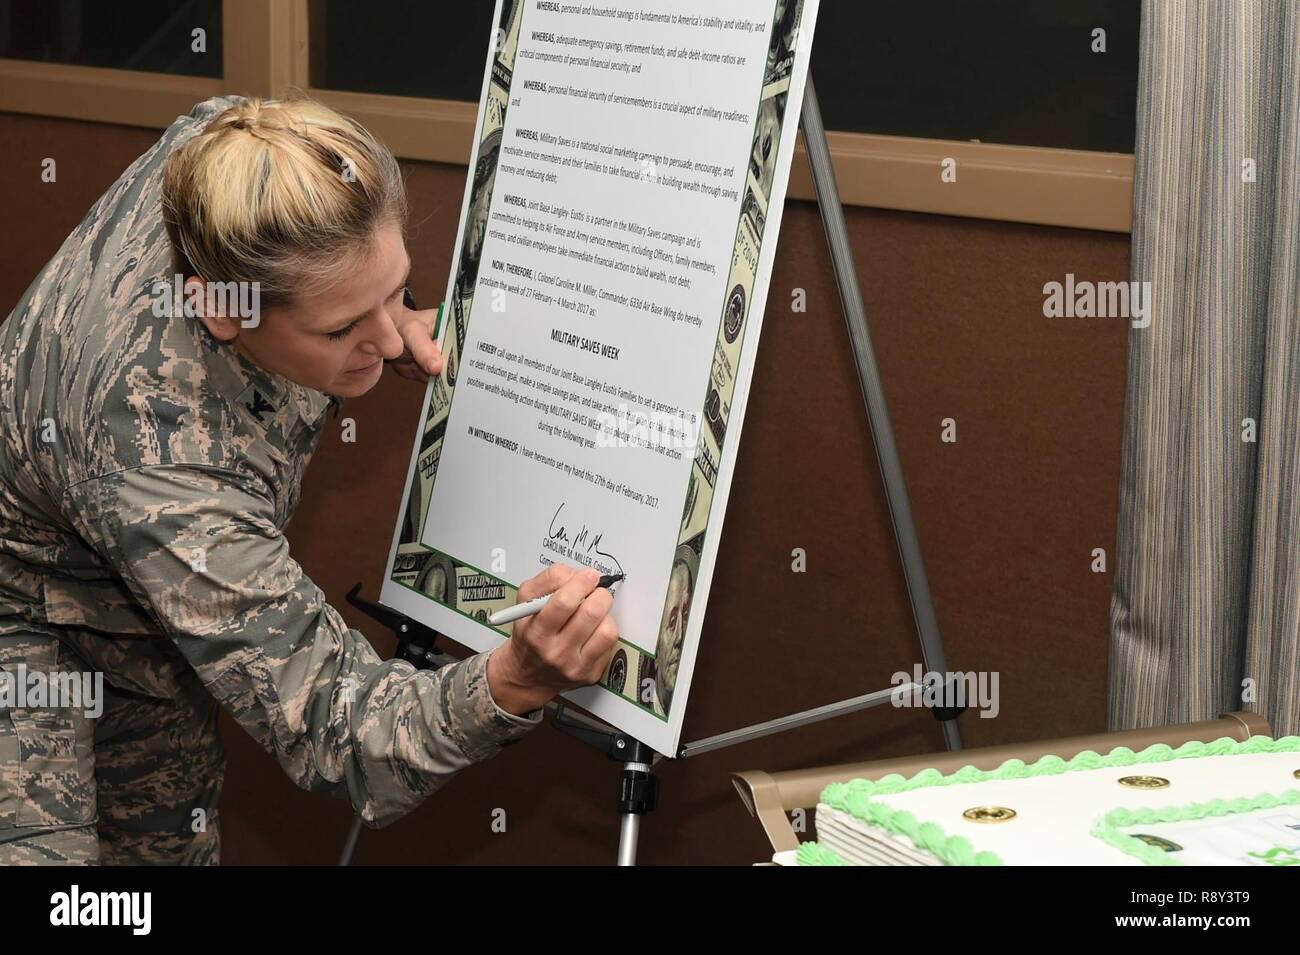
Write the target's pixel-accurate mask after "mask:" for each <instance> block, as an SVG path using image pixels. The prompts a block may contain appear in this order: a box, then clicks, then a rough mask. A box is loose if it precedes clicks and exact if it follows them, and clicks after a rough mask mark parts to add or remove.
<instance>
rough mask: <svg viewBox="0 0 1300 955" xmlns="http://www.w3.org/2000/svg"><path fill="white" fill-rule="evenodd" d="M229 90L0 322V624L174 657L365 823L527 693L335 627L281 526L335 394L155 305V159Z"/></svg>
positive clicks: (471, 665) (125, 663)
mask: <svg viewBox="0 0 1300 955" xmlns="http://www.w3.org/2000/svg"><path fill="white" fill-rule="evenodd" d="M235 102H238V98H233V97H217V98H214V99H211V100H208V101H206V102H204V103H201V104H199V105H198V106H196V107H195V108H194V109H193V111H192V112H191V113H190V114H189V115H188V116H183V117H180V118H179V119H178V120H177V121H176V122H175V123H173V124H172V126H171V127H170V128H168V130H167V131H166V133H165V134H164V135H163V137H162V139H161V140H160V141H159V142H158V143H157V144H155V145H154V146H153V147H152V148H151V149H150V150H149V151H148V152H147V153H145V154H144V155H143V156H141V157H140V158H139V159H137V160H136V161H135V162H134V163H133V164H132V165H131V167H130V168H128V169H127V170H126V172H125V173H123V175H122V176H121V177H120V178H119V179H118V180H117V181H116V182H115V183H114V184H113V185H112V187H111V188H110V189H109V190H108V192H107V193H105V194H104V196H102V197H101V198H100V199H99V201H98V202H97V203H96V204H95V206H94V207H93V208H92V209H91V211H90V212H89V214H88V215H87V216H86V218H85V219H84V220H83V221H82V223H81V224H80V225H79V226H78V227H77V229H76V230H75V231H74V232H73V233H72V235H70V236H69V237H68V239H67V240H66V241H65V242H64V243H63V246H62V247H61V248H60V249H59V251H58V253H57V254H56V255H55V256H54V258H53V259H52V260H51V261H50V262H49V264H47V265H46V267H45V268H44V270H43V271H42V272H41V274H40V275H39V276H38V277H37V278H36V280H35V281H34V282H33V283H32V285H31V287H30V288H29V289H28V290H27V292H26V293H25V294H24V295H23V297H22V299H21V300H20V301H19V302H18V305H17V307H16V308H15V309H14V311H13V313H12V314H11V315H10V317H9V319H8V321H7V322H6V323H5V324H4V325H3V326H0V634H4V633H16V632H28V633H32V632H34V633H46V634H51V635H55V636H57V637H58V638H59V639H60V640H62V641H63V642H64V643H65V644H66V645H68V646H70V647H72V648H73V649H74V650H75V651H76V652H77V653H78V654H79V655H80V656H81V658H82V659H83V660H85V661H86V663H87V664H88V665H89V666H90V667H91V668H93V669H95V670H101V671H103V673H104V674H105V679H106V680H107V681H108V682H109V683H110V684H111V685H113V686H115V687H117V688H119V689H123V690H127V691H132V692H137V693H143V694H147V695H150V696H154V697H161V698H169V697H170V694H172V693H173V692H174V691H175V687H176V674H177V673H178V672H179V670H178V668H181V667H187V666H188V667H192V668H193V669H194V670H195V671H196V672H197V673H198V675H199V677H200V678H201V679H202V681H203V683H204V685H205V686H206V687H207V688H208V690H209V691H210V692H211V693H212V694H213V696H215V697H216V699H217V700H218V701H219V702H220V703H221V704H222V706H223V707H224V708H225V709H226V710H227V711H228V712H230V713H231V714H232V715H233V716H234V718H235V719H236V720H238V721H239V723H240V725H241V726H243V728H244V729H245V730H246V731H248V732H249V733H250V734H252V735H253V737H254V738H255V739H257V740H258V742H259V743H260V744H261V745H262V746H263V747H265V748H266V749H267V750H268V751H269V752H270V753H272V754H273V755H274V756H275V758H276V759H277V760H278V761H279V763H280V765H281V766H282V767H283V769H284V770H285V772H286V773H288V774H289V776H290V777H291V778H292V779H293V780H294V781H295V782H296V783H297V784H298V785H299V786H302V787H303V788H306V789H310V790H313V791H324V792H330V793H333V794H337V795H345V796H348V797H350V799H351V800H352V803H353V805H354V806H355V807H356V809H357V811H358V812H359V813H361V815H362V817H363V818H364V819H366V820H367V821H368V822H370V823H372V824H384V823H386V822H390V821H392V820H394V819H395V818H397V817H398V816H400V815H401V814H403V813H405V812H407V811H408V810H410V809H411V808H413V807H414V806H415V805H416V804H417V803H419V801H420V800H421V799H423V798H424V797H425V796H427V795H428V794H429V793H430V792H432V791H434V790H435V789H437V788H438V787H439V786H441V785H442V784H443V783H445V782H446V781H447V780H448V779H450V777H451V776H452V775H454V774H455V773H456V772H458V771H459V770H461V769H463V768H464V767H466V766H468V765H469V764H471V763H474V762H477V761H480V760H483V759H486V758H487V757H489V756H491V755H493V754H494V753H495V752H497V751H498V749H499V748H500V747H501V746H502V745H503V744H505V743H506V742H509V741H511V740H513V739H515V738H518V737H519V736H521V735H523V734H524V733H526V732H527V731H528V730H529V729H530V728H532V727H533V726H535V725H536V724H537V723H538V722H540V720H541V713H540V711H535V712H533V713H530V714H528V716H527V717H518V716H514V715H512V714H509V713H506V712H505V711H503V710H501V709H500V708H499V707H498V706H497V705H496V703H495V702H494V701H493V699H492V696H491V694H490V692H489V690H488V684H487V655H486V654H479V655H477V656H473V657H470V658H468V659H466V660H463V661H461V662H459V663H457V664H453V665H450V666H447V667H444V668H443V669H441V670H438V671H435V672H427V671H416V670H415V669H414V668H413V667H412V666H410V665H409V664H407V663H402V662H396V661H389V662H383V661H381V660H380V659H379V657H378V655H377V654H376V653H375V651H374V650H373V649H372V648H371V646H370V644H369V643H368V642H367V641H366V639H365V637H364V636H363V635H362V634H361V633H359V632H357V631H355V630H350V629H348V627H347V626H346V625H345V624H344V622H343V620H342V618H341V617H340V616H339V614H338V612H337V611H336V610H335V609H334V608H333V607H331V606H330V605H329V604H328V603H327V602H326V601H325V598H324V596H323V594H322V593H321V591H320V589H319V588H317V587H316V586H315V584H313V583H312V582H311V580H310V579H308V578H307V577H306V576H305V575H304V573H303V571H302V569H301V568H300V567H299V565H298V564H297V562H296V561H294V560H293V559H292V558H291V557H290V556H289V546H288V544H287V542H286V540H285V538H284V536H283V533H282V532H283V529H284V527H285V525H286V524H287V523H288V521H289V518H290V516H291V515H292V514H293V511H294V508H295V506H296V505H297V502H298V497H299V488H300V483H301V478H302V473H303V470H304V468H305V467H306V466H307V462H308V460H309V459H310V457H311V455H312V452H313V451H314V450H315V447H316V444H317V442H318V439H319V437H320V432H321V428H322V426H323V423H324V419H325V412H326V410H327V409H328V408H329V406H330V405H331V403H332V402H333V401H334V400H335V399H330V398H328V397H327V396H325V395H323V394H321V393H319V392H316V391H312V390H309V389H307V388H304V387H302V386H300V385H297V384H295V383H293V382H290V381H288V380H287V379H284V378H282V377H279V376H276V375H273V374H271V373H268V372H265V371H263V370H261V369H259V368H258V367H256V366H254V365H253V364H252V363H251V362H248V361H247V360H245V359H244V358H242V357H241V356H240V355H239V354H238V353H237V352H236V351H234V349H232V348H230V347H229V346H228V345H225V344H223V343H221V342H219V341H217V340H216V339H214V338H213V337H212V336H211V335H210V334H209V333H208V332H207V330H206V329H205V328H204V327H203V326H202V324H201V323H200V322H198V321H197V320H195V319H192V318H185V317H183V316H179V317H163V318H159V317H156V315H155V309H154V305H155V302H156V300H157V295H156V285H155V283H157V282H170V281H172V275H173V269H174V266H173V265H172V260H171V252H170V246H169V242H168V239H167V234H166V230H165V227H164V225H163V221H162V216H161V183H162V170H163V163H164V161H165V160H166V157H167V155H168V153H169V152H170V151H171V150H172V149H174V148H176V147H177V146H179V145H181V144H182V143H184V142H185V141H187V140H188V139H189V138H190V137H192V136H193V135H195V134H196V133H197V132H199V131H200V130H201V129H202V128H203V126H204V125H205V124H206V122H207V121H208V120H210V119H211V118H212V117H213V116H215V115H216V114H217V113H219V112H220V111H221V110H223V109H224V108H226V107H227V106H230V105H233V104H234V103H235Z"/></svg>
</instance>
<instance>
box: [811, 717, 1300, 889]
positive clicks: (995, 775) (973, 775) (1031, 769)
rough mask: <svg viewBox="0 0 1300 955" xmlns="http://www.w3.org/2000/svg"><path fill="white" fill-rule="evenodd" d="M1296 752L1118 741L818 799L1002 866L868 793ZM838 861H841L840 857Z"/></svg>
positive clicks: (954, 853) (1291, 746)
mask: <svg viewBox="0 0 1300 955" xmlns="http://www.w3.org/2000/svg"><path fill="white" fill-rule="evenodd" d="M1297 752H1300V736H1283V737H1281V738H1279V739H1273V738H1272V737H1269V736H1252V737H1251V738H1250V739H1246V740H1235V739H1233V738H1232V737H1230V736H1223V737H1220V738H1219V739H1216V740H1213V741H1212V742H1208V743H1205V742H1201V741H1200V740H1191V741H1189V742H1186V743H1183V744H1181V745H1179V746H1177V747H1173V746H1170V745H1168V744H1167V743H1156V744H1154V745H1152V746H1148V747H1147V748H1146V749H1144V750H1142V751H1140V752H1134V751H1133V750H1131V749H1129V748H1128V747H1127V746H1117V747H1116V748H1115V749H1112V750H1111V751H1110V752H1109V753H1107V754H1106V755H1105V756H1102V755H1101V754H1100V753H1097V752H1095V751H1093V750H1090V749H1086V750H1084V751H1083V752H1081V753H1079V754H1077V755H1075V756H1072V757H1071V758H1070V759H1062V758H1061V757H1060V756H1051V755H1048V756H1043V757H1042V758H1040V759H1038V760H1036V761H1035V762H1033V763H1026V762H1025V761H1024V760H1021V759H1009V760H1007V761H1006V762H1005V763H1003V764H1002V765H1001V766H999V767H998V768H997V769H976V768H975V767H974V766H970V765H966V766H963V767H962V768H961V769H959V770H957V771H956V772H954V773H949V774H948V775H946V776H945V775H944V774H943V773H941V772H940V771H939V770H937V769H923V770H921V771H920V772H919V773H917V774H916V775H915V776H912V777H911V778H907V777H905V776H902V775H900V774H898V773H890V774H889V775H888V776H883V777H881V778H880V779H876V780H872V779H852V780H849V781H848V782H845V783H831V784H830V785H829V786H827V787H826V788H825V789H823V790H822V794H821V802H823V803H825V804H826V805H828V806H830V807H831V808H833V809H838V810H840V811H841V812H845V813H848V814H849V815H851V816H853V817H854V818H856V819H859V820H861V821H862V822H865V823H867V824H868V825H873V826H879V827H880V828H882V829H884V830H886V831H888V832H892V833H895V834H896V835H901V836H906V837H907V838H908V839H910V840H911V841H912V844H913V845H914V846H916V847H917V848H918V849H921V850H923V851H926V852H930V853H932V854H933V855H935V856H936V857H938V859H939V860H940V861H941V862H943V863H944V864H945V865H1002V864H1003V862H1002V860H1001V858H999V857H998V856H997V855H996V854H995V853H993V852H988V851H983V852H981V851H976V849H975V848H974V846H972V845H971V844H970V841H969V840H967V839H966V838H964V837H963V836H950V835H948V834H947V833H946V832H944V830H943V828H942V827H940V826H939V825H938V824H936V823H933V822H921V821H920V820H918V819H917V818H916V817H915V816H913V815H912V814H911V813H910V812H907V811H906V810H902V809H891V808H890V807H888V806H886V805H884V804H882V803H877V802H871V798H870V797H872V796H883V795H890V794H893V793H902V792H910V791H911V790H914V789H925V788H928V787H930V786H955V785H960V784H964V783H982V782H988V781H990V780H1001V779H1027V778H1030V777H1034V776H1058V775H1061V774H1062V773H1071V772H1081V771H1084V770H1091V769H1106V768H1110V767H1115V766H1134V765H1137V764H1139V763H1162V762H1169V761H1171V760H1175V759H1193V758H1198V757H1203V756H1246V755H1251V754H1255V753H1297ZM1137 841H1139V842H1140V840H1137ZM803 846H817V848H816V849H809V850H807V851H804V848H803ZM1157 851H1159V850H1157ZM1163 854H1165V853H1162V855H1163ZM829 857H834V858H836V859H838V856H836V855H835V853H834V852H831V850H828V849H826V848H825V847H824V846H818V845H817V843H815V842H806V843H803V845H801V846H800V848H799V853H798V855H797V856H796V858H797V859H798V861H799V864H800V865H827V864H833V863H829V862H828V861H823V860H826V859H828V858H829ZM805 860H806V861H805ZM839 862H840V863H841V864H844V863H843V860H842V859H841V860H839Z"/></svg>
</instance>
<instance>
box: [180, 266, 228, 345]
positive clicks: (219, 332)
mask: <svg viewBox="0 0 1300 955" xmlns="http://www.w3.org/2000/svg"><path fill="white" fill-rule="evenodd" d="M184 290H185V291H184V301H183V302H182V303H181V304H182V306H183V310H184V314H185V317H186V318H197V319H198V320H199V321H201V322H202V323H203V325H204V327H205V328H207V330H208V331H209V332H211V333H212V337H213V338H215V339H217V340H218V341H223V342H232V341H234V340H235V339H236V338H238V337H239V327H240V326H239V320H238V319H232V318H230V317H229V316H227V315H226V314H225V313H224V311H223V310H222V309H220V308H215V309H213V311H212V312H211V313H209V311H208V295H207V291H208V286H207V283H206V282H204V281H203V279H201V278H199V277H198V276H197V275H191V276H190V277H189V278H187V279H186V280H185V286H184ZM215 304H216V303H215V302H214V305H215Z"/></svg>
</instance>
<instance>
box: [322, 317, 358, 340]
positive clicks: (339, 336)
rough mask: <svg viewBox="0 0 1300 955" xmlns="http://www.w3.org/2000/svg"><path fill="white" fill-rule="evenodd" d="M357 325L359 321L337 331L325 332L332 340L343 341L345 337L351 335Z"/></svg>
mask: <svg viewBox="0 0 1300 955" xmlns="http://www.w3.org/2000/svg"><path fill="white" fill-rule="evenodd" d="M356 327H357V323H356V322H353V323H352V324H351V325H345V326H344V327H343V328H340V329H339V330H338V331H337V332H327V333H326V334H325V337H326V338H328V339H329V340H330V341H332V342H337V341H342V340H343V339H345V338H347V337H348V336H349V335H351V334H352V330H353V329H354V328H356Z"/></svg>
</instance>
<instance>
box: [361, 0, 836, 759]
mask: <svg viewBox="0 0 1300 955" xmlns="http://www.w3.org/2000/svg"><path fill="white" fill-rule="evenodd" d="M816 12H817V0H714V2H711V3H709V4H705V5H701V4H698V3H695V2H687V0H598V2H592V3H568V2H558V0H498V4H497V9H496V15H495V17H496V22H497V24H498V29H497V31H496V35H495V37H494V38H493V39H492V43H491V46H492V49H491V52H490V54H489V57H488V62H487V66H486V69H485V76H484V87H483V95H482V99H481V101H480V104H479V112H478V120H477V125H476V129H475V136H474V142H475V148H474V152H473V156H472V157H471V161H470V166H469V182H468V183H467V189H466V195H465V201H464V204H463V207H462V210H461V222H460V229H459V232H458V236H457V240H456V250H457V251H456V256H455V260H454V263H453V271H452V275H451V277H450V281H449V285H448V289H447V295H446V303H447V304H446V310H445V313H444V314H445V316H446V322H445V327H444V331H443V336H442V342H441V344H442V348H443V352H444V355H445V358H446V367H445V369H444V371H443V374H442V375H441V376H440V377H439V378H437V379H435V380H433V381H431V382H430V384H429V388H428V392H427V397H426V404H425V409H426V410H425V414H424V416H423V421H422V423H421V427H420V430H419V434H418V435H417V436H416V440H415V447H414V449H413V451H412V457H411V467H410V473H409V476H408V479H407V486H406V491H405V500H404V503H403V507H402V511H401V514H400V515H399V518H398V523H397V528H396V531H395V533H394V540H393V546H392V554H391V558H390V564H389V570H388V574H387V577H386V579H385V582H384V587H383V593H382V597H381V599H382V601H383V602H384V603H385V604H386V605H388V606H390V607H392V608H394V609H397V610H400V611H401V612H403V613H405V614H407V615H408V616H410V617H412V618H414V619H417V620H420V621H421V622H423V623H425V624H427V625H428V626H430V627H432V628H434V629H435V630H438V631H440V632H442V633H445V634H447V635H448V636H449V637H451V638H453V639H455V640H457V641H459V642H461V643H464V644H465V645H467V646H469V647H472V648H474V649H476V650H486V649H490V648H492V647H494V646H496V645H497V644H499V643H501V642H502V641H503V640H504V639H506V638H507V637H508V635H509V625H506V626H503V627H500V628H497V627H492V626H491V625H489V624H488V622H487V620H488V616H489V615H490V614H492V613H493V612H495V611H496V610H499V609H502V608H504V607H508V606H511V605H513V604H514V603H515V593H516V588H517V587H518V586H519V584H521V583H522V582H523V581H524V580H527V579H528V578H530V577H532V576H534V575H535V574H537V573H538V572H540V571H541V570H542V569H544V568H545V566H546V565H547V564H549V563H551V562H554V561H560V562H564V563H568V564H571V565H575V566H578V565H586V566H591V567H596V568H598V569H599V570H600V571H601V572H602V573H622V574H625V575H626V580H624V581H623V582H622V583H621V584H619V585H618V587H617V590H616V597H615V600H614V607H613V610H612V614H613V617H614V619H615V621H616V622H617V623H618V625H619V632H620V638H621V639H620V644H619V648H618V650H617V652H616V653H615V655H614V658H613V660H612V661H611V663H610V666H609V669H608V670H607V672H606V673H605V675H604V677H603V679H602V680H601V682H600V683H599V684H598V685H596V686H593V687H585V688H583V689H580V690H575V691H572V692H570V693H567V694H565V696H566V697H567V698H569V699H570V700H571V701H572V702H574V703H576V704H578V705H580V706H582V707H584V708H586V709H587V710H589V711H590V712H592V713H593V714H594V715H596V716H599V717H601V718H602V719H604V720H607V721H608V722H610V723H611V724H613V725H614V726H616V727H618V728H620V729H622V730H624V731H626V732H628V733H629V734H631V735H633V736H635V737H636V738H637V739H640V740H641V741H642V742H644V743H646V744H647V745H649V746H651V747H653V748H654V749H656V750H658V751H659V752H661V753H664V754H667V755H674V754H675V753H676V750H677V745H678V742H679V740H680V736H681V726H682V719H683V716H684V713H685V709H686V699H687V695H688V692H689V690H690V684H691V673H692V670H693V667H694V663H695V659H696V655H697V653H698V652H699V648H700V644H701V642H702V640H701V634H702V631H703V624H704V608H705V605H706V603H707V599H708V591H709V585H710V580H711V576H712V572H713V564H714V558H715V555H716V553H717V548H718V542H719V537H720V534H721V530H722V518H723V514H724V513H725V510H726V499H727V492H728V488H729V484H730V479H731V473H732V468H733V465H734V461H735V456H736V449H737V445H738V442H739V438H740V430H741V424H742V421H743V418H744V408H745V401H746V398H747V396H748V390H749V382H750V377H751V374H752V371H753V363H754V355H755V352H756V349H757V346H758V338H759V331H760V328H761V324H762V318H763V304H764V301H765V300H766V296H767V286H768V280H769V277H770V274H771V268H772V260H773V254H774V250H775V246H776V239H777V233H778V230H779V226H780V219H781V209H782V205H783V201H784V197H785V189H786V181H787V179H788V177H789V171H790V162H791V158H792V156H793V152H794V142H795V133H796V128H797V125H798V112H799V104H800V103H801V101H802V96H803V87H804V82H805V79H806V75H807V65H808V54H809V50H810V48H811V45H812V33H813V24H814V21H815V18H816ZM703 642H705V643H707V638H706V639H705V640H704V641H703Z"/></svg>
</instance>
